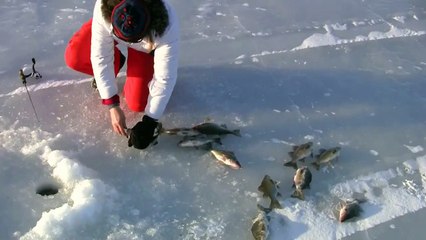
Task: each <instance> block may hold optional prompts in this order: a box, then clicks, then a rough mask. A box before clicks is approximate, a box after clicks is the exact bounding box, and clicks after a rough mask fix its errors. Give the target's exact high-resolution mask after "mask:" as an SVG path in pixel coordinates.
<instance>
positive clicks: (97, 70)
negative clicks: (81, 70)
mask: <svg viewBox="0 0 426 240" xmlns="http://www.w3.org/2000/svg"><path fill="white" fill-rule="evenodd" d="M90 60H91V62H92V68H93V74H94V77H95V79H96V85H97V88H98V90H99V94H100V96H101V98H102V99H110V98H112V97H113V96H114V95H116V94H117V93H118V87H117V83H116V81H115V74H114V39H113V37H112V35H111V34H110V31H108V27H107V24H106V23H105V20H104V18H103V16H102V12H101V0H97V1H96V4H95V9H94V12H93V21H92V40H91V52H90Z"/></svg>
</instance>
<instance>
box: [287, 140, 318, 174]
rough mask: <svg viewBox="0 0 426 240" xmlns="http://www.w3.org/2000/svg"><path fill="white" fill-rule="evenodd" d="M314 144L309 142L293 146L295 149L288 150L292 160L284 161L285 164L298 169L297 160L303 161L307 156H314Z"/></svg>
mask: <svg viewBox="0 0 426 240" xmlns="http://www.w3.org/2000/svg"><path fill="white" fill-rule="evenodd" d="M313 145H314V144H313V142H307V143H304V144H301V145H296V146H293V151H291V152H288V155H289V156H290V158H291V160H290V161H288V162H286V163H284V166H287V167H293V168H294V169H297V161H299V160H300V161H302V162H303V161H304V160H305V158H306V157H308V156H311V157H313V151H312V146H313Z"/></svg>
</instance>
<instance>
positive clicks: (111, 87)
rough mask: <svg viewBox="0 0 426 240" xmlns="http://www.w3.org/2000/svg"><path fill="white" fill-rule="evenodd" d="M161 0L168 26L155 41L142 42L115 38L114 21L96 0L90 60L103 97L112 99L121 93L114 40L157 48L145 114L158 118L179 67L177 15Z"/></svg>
mask: <svg viewBox="0 0 426 240" xmlns="http://www.w3.org/2000/svg"><path fill="white" fill-rule="evenodd" d="M162 1H163V2H164V5H165V6H166V8H167V11H168V14H169V26H168V27H167V29H166V31H165V32H164V34H163V36H162V37H158V38H155V39H154V44H153V45H152V44H151V43H149V42H148V41H145V40H143V41H141V42H139V43H128V42H125V41H123V40H120V39H118V38H116V37H115V36H114V35H113V34H112V25H111V23H108V22H107V21H105V19H104V18H103V16H102V11H101V2H102V0H97V1H96V4H95V9H94V12H93V21H92V45H91V62H92V67H93V74H94V77H95V79H96V84H97V87H98V90H99V94H100V96H101V98H102V99H109V98H111V97H113V96H114V95H116V94H118V87H117V82H116V81H115V74H114V40H115V41H117V42H118V43H119V44H124V45H126V46H127V47H130V48H133V49H135V50H138V51H142V52H146V53H149V52H151V51H152V50H153V49H155V56H154V76H153V79H152V80H151V82H150V83H149V86H148V87H149V97H148V101H147V105H146V108H145V114H146V115H148V116H150V117H152V118H155V119H159V118H160V117H161V116H162V115H163V112H164V109H165V108H166V105H167V103H168V101H169V99H170V96H171V94H172V91H173V88H174V86H175V83H176V78H177V68H178V44H179V26H178V19H177V16H176V14H175V12H174V10H173V9H172V7H171V6H170V4H169V3H168V2H167V0H162ZM142 67H144V66H141V68H142Z"/></svg>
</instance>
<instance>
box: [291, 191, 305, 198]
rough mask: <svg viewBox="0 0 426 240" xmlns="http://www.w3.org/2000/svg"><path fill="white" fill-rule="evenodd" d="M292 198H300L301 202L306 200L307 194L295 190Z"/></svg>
mask: <svg viewBox="0 0 426 240" xmlns="http://www.w3.org/2000/svg"><path fill="white" fill-rule="evenodd" d="M291 197H292V198H298V199H300V200H305V194H303V191H302V190H300V189H296V190H294V192H293V194H291Z"/></svg>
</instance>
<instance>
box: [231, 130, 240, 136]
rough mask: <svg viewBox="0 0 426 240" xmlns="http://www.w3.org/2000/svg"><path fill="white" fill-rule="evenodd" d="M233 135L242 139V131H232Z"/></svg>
mask: <svg viewBox="0 0 426 240" xmlns="http://www.w3.org/2000/svg"><path fill="white" fill-rule="evenodd" d="M232 134H234V135H235V136H238V137H241V133H240V129H235V130H234V131H232Z"/></svg>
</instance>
